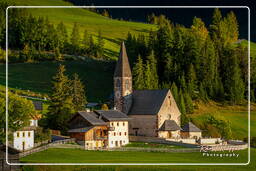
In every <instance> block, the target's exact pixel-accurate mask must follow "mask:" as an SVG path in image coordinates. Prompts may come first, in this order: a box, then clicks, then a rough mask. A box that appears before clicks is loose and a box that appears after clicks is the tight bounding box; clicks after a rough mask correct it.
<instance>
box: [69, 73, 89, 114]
mask: <svg viewBox="0 0 256 171" xmlns="http://www.w3.org/2000/svg"><path fill="white" fill-rule="evenodd" d="M70 96H71V97H72V103H73V104H74V109H75V110H76V111H79V110H83V109H84V108H85V104H86V103H87V100H86V96H85V87H84V85H83V83H82V82H81V80H80V79H79V77H78V75H77V74H74V75H73V80H71V84H70Z"/></svg>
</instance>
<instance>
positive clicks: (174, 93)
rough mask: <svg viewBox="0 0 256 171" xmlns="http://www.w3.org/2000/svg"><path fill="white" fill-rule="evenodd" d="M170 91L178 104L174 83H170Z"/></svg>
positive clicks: (176, 89)
mask: <svg viewBox="0 0 256 171" xmlns="http://www.w3.org/2000/svg"><path fill="white" fill-rule="evenodd" d="M171 91H172V95H173V97H174V99H175V101H176V102H178V101H179V94H178V88H177V86H176V84H175V82H173V83H172V86H171Z"/></svg>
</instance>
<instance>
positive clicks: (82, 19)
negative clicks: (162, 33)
mask: <svg viewBox="0 0 256 171" xmlns="http://www.w3.org/2000/svg"><path fill="white" fill-rule="evenodd" d="M15 3H16V4H17V5H31V6H40V5H41V6H43V5H48V6H57V5H58V6H70V5H72V4H70V3H68V2H64V1H62V0H54V1H53V0H42V1H38V0H26V1H24V0H16V1H15ZM28 10H29V12H31V13H32V14H33V15H34V16H43V17H48V18H49V20H50V22H52V23H54V24H58V23H59V22H60V21H63V23H64V24H65V25H66V27H67V30H68V33H69V34H71V31H72V28H73V24H74V23H75V22H77V23H78V24H79V26H80V33H81V36H82V34H83V33H84V30H85V29H86V30H87V31H88V33H89V34H92V35H94V38H95V39H96V37H95V36H97V34H98V31H99V30H101V31H102V35H103V37H104V40H105V46H104V47H105V54H106V55H107V56H108V57H109V58H112V59H116V58H117V56H118V51H119V48H120V47H119V46H120V42H121V41H122V40H124V39H126V37H127V33H128V32H131V33H132V34H136V35H137V34H140V33H147V32H148V31H150V29H156V26H155V25H152V24H145V23H138V22H128V21H119V20H114V19H110V18H107V17H103V16H101V15H99V14H97V13H94V12H91V11H88V10H85V9H74V8H69V9H67V8H60V9H56V8H55V9H51V8H49V9H28Z"/></svg>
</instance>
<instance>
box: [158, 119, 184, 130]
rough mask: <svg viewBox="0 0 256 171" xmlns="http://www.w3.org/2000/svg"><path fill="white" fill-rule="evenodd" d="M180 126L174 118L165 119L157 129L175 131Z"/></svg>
mask: <svg viewBox="0 0 256 171" xmlns="http://www.w3.org/2000/svg"><path fill="white" fill-rule="evenodd" d="M177 130H181V128H180V127H179V126H178V125H177V123H176V122H175V121H174V120H165V121H164V123H163V125H162V126H161V127H160V129H159V131H177Z"/></svg>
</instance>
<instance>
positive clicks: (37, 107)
mask: <svg viewBox="0 0 256 171" xmlns="http://www.w3.org/2000/svg"><path fill="white" fill-rule="evenodd" d="M32 102H33V104H34V107H35V110H43V102H41V101H35V100H32Z"/></svg>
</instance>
